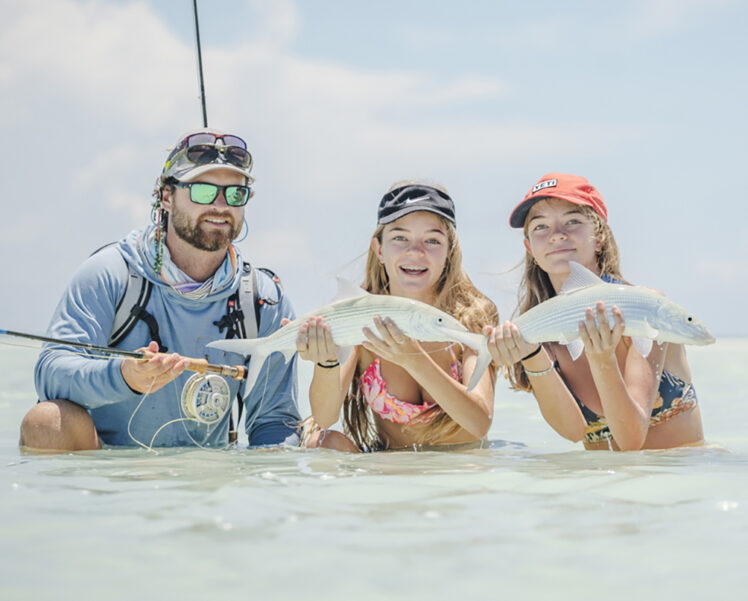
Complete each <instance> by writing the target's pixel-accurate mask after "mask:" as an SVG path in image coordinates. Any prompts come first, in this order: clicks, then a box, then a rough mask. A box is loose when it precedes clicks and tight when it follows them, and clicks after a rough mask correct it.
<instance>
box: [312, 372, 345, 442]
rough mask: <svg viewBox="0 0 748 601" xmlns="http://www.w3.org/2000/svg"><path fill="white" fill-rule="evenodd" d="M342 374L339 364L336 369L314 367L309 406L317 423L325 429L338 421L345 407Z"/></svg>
mask: <svg viewBox="0 0 748 601" xmlns="http://www.w3.org/2000/svg"><path fill="white" fill-rule="evenodd" d="M340 372H341V367H340V365H339V364H338V365H336V366H334V367H321V366H320V365H318V364H316V363H315V365H314V375H313V376H312V383H311V385H310V386H309V406H310V408H311V410H312V416H313V417H314V419H315V421H316V422H317V423H318V424H319V425H320V426H321V427H322V428H325V429H326V428H329V427H330V426H332V425H333V424H334V423H335V422H336V421H338V417H339V416H340V410H341V408H342V407H343V392H342V390H341V382H340Z"/></svg>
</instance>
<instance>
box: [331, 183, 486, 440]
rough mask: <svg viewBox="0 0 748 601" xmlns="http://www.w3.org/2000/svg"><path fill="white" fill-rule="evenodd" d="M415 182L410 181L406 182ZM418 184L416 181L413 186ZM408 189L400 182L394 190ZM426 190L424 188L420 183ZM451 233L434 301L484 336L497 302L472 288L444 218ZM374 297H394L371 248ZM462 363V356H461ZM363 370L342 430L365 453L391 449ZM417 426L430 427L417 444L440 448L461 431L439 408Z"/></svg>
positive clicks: (369, 277) (369, 282) (368, 283)
mask: <svg viewBox="0 0 748 601" xmlns="http://www.w3.org/2000/svg"><path fill="white" fill-rule="evenodd" d="M405 183H406V184H407V183H411V182H405ZM415 183H418V182H415ZM402 185H404V183H403V182H399V183H397V184H395V185H394V186H392V188H390V190H394V189H395V188H397V187H400V186H402ZM422 185H423V184H422ZM428 186H429V187H431V188H437V189H440V190H441V191H443V192H445V193H446V190H444V189H442V188H438V187H437V186H434V185H433V184H428ZM440 219H441V221H442V224H443V225H444V227H445V228H446V231H447V244H448V250H447V258H446V260H445V262H444V270H443V271H442V273H441V276H440V277H439V280H438V282H437V284H436V296H435V300H434V306H435V307H436V308H437V309H439V310H441V311H444V312H445V313H448V314H450V315H452V316H453V317H455V318H456V319H457V320H458V321H460V322H461V323H462V324H463V325H464V326H465V327H466V328H467V329H468V330H470V331H472V332H480V331H481V330H482V328H483V326H484V325H495V324H497V323H498V319H499V314H498V311H497V309H496V305H494V303H493V301H491V299H489V298H488V297H487V296H486V295H484V294H483V293H482V292H480V291H479V290H478V289H477V288H476V287H475V286H474V285H473V283H472V281H471V280H470V278H469V277H468V275H467V274H466V273H465V271H464V269H463V268H462V249H461V248H460V242H459V240H458V238H457V231H456V230H455V227H454V225H453V224H452V223H450V222H449V221H447V220H446V219H443V218H440ZM384 228H385V226H384V225H379V226H378V227H377V229H376V230H375V231H374V234H373V235H372V239H374V238H376V239H377V240H378V241H379V243H380V244H381V243H382V233H383V232H384ZM361 287H362V288H364V290H366V291H367V292H370V293H372V294H390V283H389V278H388V277H387V272H386V270H385V268H384V265H382V264H381V263H380V261H379V258H378V257H377V255H376V254H375V252H374V250H373V249H372V248H371V245H369V252H368V256H367V258H366V273H365V276H364V282H363V284H362V286H361ZM460 359H461V357H460ZM361 375H362V374H361V372H360V369H359V366H358V365H357V366H356V370H355V372H354V374H353V379H352V381H351V387H350V389H349V391H348V394H347V395H346V397H345V401H344V403H343V425H344V431H345V434H346V435H348V436H349V437H350V438H351V440H353V442H354V444H355V445H356V446H358V447H359V448H360V449H361V450H377V449H383V448H387V447H388V442H387V441H386V440H383V439H382V437H381V436H379V435H378V433H377V431H376V428H375V425H374V421H373V417H372V415H371V410H370V408H369V405H368V403H367V402H366V400H365V399H364V398H363V395H362V393H361V386H360V379H361ZM414 422H415V423H427V424H428V428H426V429H425V431H424V433H423V435H422V436H421V437H420V439H419V440H418V444H436V443H438V442H443V441H444V440H445V439H446V440H448V439H449V438H451V437H453V436H454V435H456V434H457V433H458V432H459V431H460V430H461V428H460V426H459V425H458V424H457V423H455V421H454V420H453V419H452V418H451V417H449V415H447V413H445V412H444V411H443V410H442V409H441V407H439V405H434V407H432V408H431V409H429V410H427V411H424V412H423V413H422V414H421V415H419V416H418V417H417V418H416V419H415V420H414Z"/></svg>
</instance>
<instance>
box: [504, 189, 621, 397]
mask: <svg viewBox="0 0 748 601" xmlns="http://www.w3.org/2000/svg"><path fill="white" fill-rule="evenodd" d="M542 200H552V198H549V197H543V198H539V199H538V202H539V201H542ZM579 209H580V211H581V212H582V214H583V215H584V216H585V217H587V218H588V219H589V220H590V221H592V224H593V226H594V228H595V239H596V240H597V242H598V243H599V244H600V250H599V251H597V255H596V257H595V260H596V263H597V270H598V273H599V274H601V275H608V276H610V277H612V278H615V279H617V280H623V276H621V271H620V262H621V257H620V253H619V251H618V244H617V243H616V239H615V238H614V237H613V231H612V230H611V229H610V226H609V225H608V223H607V222H606V221H605V220H604V219H603V218H602V217H601V216H600V215H598V214H597V213H596V212H595V210H594V209H593V208H592V207H588V206H586V205H579ZM528 223H529V220H528V219H527V218H525V225H524V234H525V238H528ZM623 281H625V280H623ZM555 295H556V291H555V290H554V289H553V286H552V284H551V279H550V278H549V277H548V274H547V273H546V272H545V271H543V270H542V269H541V268H540V265H538V264H537V262H536V261H535V259H534V257H533V256H532V254H530V251H527V252H526V254H525V270H524V273H523V274H522V279H521V280H520V283H519V291H518V295H517V296H518V298H517V308H516V309H515V310H514V315H515V316H517V315H522V314H523V313H526V312H527V311H529V310H530V309H532V308H533V307H534V306H536V305H539V304H540V303H542V302H543V301H545V300H548V299H549V298H551V297H553V296H555ZM507 377H508V378H509V381H510V382H511V386H512V388H513V389H515V390H527V391H529V390H531V389H532V387H531V386H530V380H529V378H528V377H527V374H525V370H524V369H523V368H522V364H521V362H519V363H515V364H514V365H513V366H512V367H511V368H509V369H508V370H507Z"/></svg>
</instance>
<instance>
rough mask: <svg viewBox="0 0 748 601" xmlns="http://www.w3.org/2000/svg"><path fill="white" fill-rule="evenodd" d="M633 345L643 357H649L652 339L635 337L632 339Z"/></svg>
mask: <svg viewBox="0 0 748 601" xmlns="http://www.w3.org/2000/svg"><path fill="white" fill-rule="evenodd" d="M631 344H633V345H634V348H635V349H636V352H638V353H639V354H640V355H641V356H642V357H646V356H647V355H649V352H650V351H651V350H652V340H651V339H650V338H636V337H635V338H632V339H631Z"/></svg>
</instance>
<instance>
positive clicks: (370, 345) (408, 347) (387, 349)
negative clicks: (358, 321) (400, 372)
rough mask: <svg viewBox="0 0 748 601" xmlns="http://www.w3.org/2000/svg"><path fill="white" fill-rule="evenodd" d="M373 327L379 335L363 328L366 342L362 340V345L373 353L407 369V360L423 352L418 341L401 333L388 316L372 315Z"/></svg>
mask: <svg viewBox="0 0 748 601" xmlns="http://www.w3.org/2000/svg"><path fill="white" fill-rule="evenodd" d="M374 327H376V329H377V332H378V334H379V336H377V335H376V334H374V332H373V331H372V330H371V329H370V328H364V335H365V336H366V338H368V342H364V343H363V347H364V348H365V349H366V350H368V351H370V352H372V353H374V354H375V355H378V356H379V357H382V358H383V359H386V360H387V361H391V362H392V363H397V364H398V365H400V366H402V367H404V368H406V369H407V366H408V362H409V361H412V360H413V359H414V358H416V357H418V356H419V355H422V354H423V349H422V348H421V345H420V344H418V341H417V340H414V339H413V338H409V337H408V336H406V335H405V334H403V333H402V331H401V330H400V328H398V327H397V326H396V325H395V322H394V321H392V319H390V318H389V317H386V318H384V319H382V318H381V317H379V316H376V317H374Z"/></svg>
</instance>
